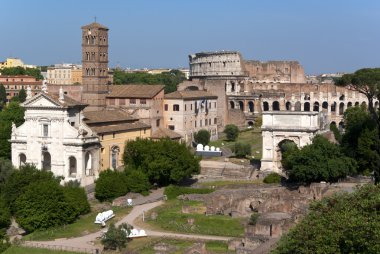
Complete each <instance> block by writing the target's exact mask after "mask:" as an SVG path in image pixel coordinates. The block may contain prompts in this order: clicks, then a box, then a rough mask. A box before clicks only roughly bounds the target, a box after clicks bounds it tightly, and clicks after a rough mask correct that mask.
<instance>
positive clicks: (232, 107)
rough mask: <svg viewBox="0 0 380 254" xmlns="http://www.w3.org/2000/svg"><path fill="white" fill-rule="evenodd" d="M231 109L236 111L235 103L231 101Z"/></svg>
mask: <svg viewBox="0 0 380 254" xmlns="http://www.w3.org/2000/svg"><path fill="white" fill-rule="evenodd" d="M230 108H231V109H234V108H235V102H233V101H230Z"/></svg>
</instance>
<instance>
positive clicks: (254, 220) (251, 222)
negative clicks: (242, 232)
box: [248, 213, 259, 226]
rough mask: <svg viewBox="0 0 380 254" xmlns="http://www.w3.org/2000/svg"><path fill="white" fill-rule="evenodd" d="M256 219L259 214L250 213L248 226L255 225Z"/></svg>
mask: <svg viewBox="0 0 380 254" xmlns="http://www.w3.org/2000/svg"><path fill="white" fill-rule="evenodd" d="M258 218H259V214H258V213H252V214H251V217H249V221H248V224H249V225H251V226H254V225H256V222H257V219H258Z"/></svg>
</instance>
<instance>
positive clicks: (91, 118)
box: [84, 109, 137, 124]
mask: <svg viewBox="0 0 380 254" xmlns="http://www.w3.org/2000/svg"><path fill="white" fill-rule="evenodd" d="M84 117H85V118H84V121H85V122H86V123H87V124H92V123H106V122H122V121H126V120H137V119H136V118H134V117H132V116H131V115H130V114H129V113H128V112H125V111H122V110H118V109H115V110H99V111H88V112H84Z"/></svg>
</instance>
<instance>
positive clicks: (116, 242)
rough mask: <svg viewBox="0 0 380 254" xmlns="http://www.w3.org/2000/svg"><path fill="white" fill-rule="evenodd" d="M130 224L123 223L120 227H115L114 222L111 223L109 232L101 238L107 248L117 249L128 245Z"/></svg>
mask: <svg viewBox="0 0 380 254" xmlns="http://www.w3.org/2000/svg"><path fill="white" fill-rule="evenodd" d="M130 228H131V227H129V226H126V224H122V225H120V226H119V227H117V228H116V227H115V224H114V223H111V224H110V226H109V227H108V230H107V232H106V233H105V234H104V235H103V238H102V240H101V242H102V244H103V246H104V249H105V250H116V249H118V250H119V251H121V249H123V248H125V247H126V246H127V240H128V238H127V234H129V233H130Z"/></svg>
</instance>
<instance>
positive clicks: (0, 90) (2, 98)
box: [0, 84, 7, 111]
mask: <svg viewBox="0 0 380 254" xmlns="http://www.w3.org/2000/svg"><path fill="white" fill-rule="evenodd" d="M6 102H7V91H6V90H5V87H4V85H3V84H0V111H1V110H2V109H3V107H4V105H5V103H6Z"/></svg>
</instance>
